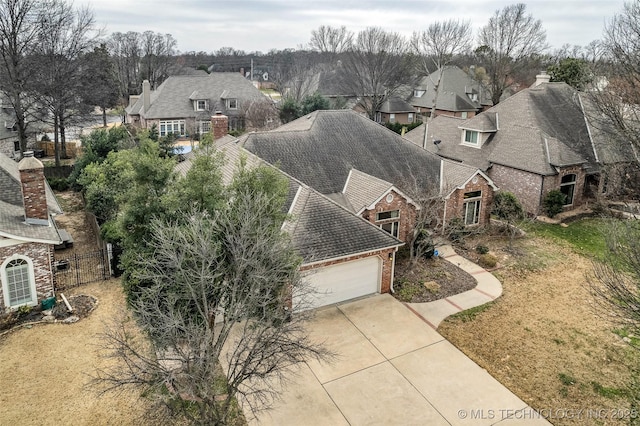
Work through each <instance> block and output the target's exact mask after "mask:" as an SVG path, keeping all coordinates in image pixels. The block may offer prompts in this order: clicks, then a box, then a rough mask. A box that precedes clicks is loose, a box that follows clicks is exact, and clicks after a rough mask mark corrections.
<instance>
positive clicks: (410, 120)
mask: <svg viewBox="0 0 640 426" xmlns="http://www.w3.org/2000/svg"><path fill="white" fill-rule="evenodd" d="M407 121H408V122H409V123H413V113H412V112H410V113H408V114H407Z"/></svg>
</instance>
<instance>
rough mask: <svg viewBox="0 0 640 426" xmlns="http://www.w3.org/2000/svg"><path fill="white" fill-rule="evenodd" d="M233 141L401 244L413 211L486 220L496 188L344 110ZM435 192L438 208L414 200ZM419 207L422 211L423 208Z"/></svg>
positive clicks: (410, 226) (407, 235)
mask: <svg viewBox="0 0 640 426" xmlns="http://www.w3.org/2000/svg"><path fill="white" fill-rule="evenodd" d="M240 143H241V144H242V145H243V146H244V147H245V148H246V149H247V150H249V151H251V152H252V153H253V154H255V155H256V156H258V157H260V158H261V159H263V160H265V161H267V162H269V163H271V164H277V165H278V167H279V168H280V169H281V170H282V171H284V172H285V173H287V174H288V175H290V176H293V177H294V178H296V179H298V180H300V181H301V182H303V183H304V184H306V185H308V186H309V187H310V188H313V189H314V190H316V191H318V192H319V193H321V194H323V195H325V196H326V197H328V198H331V199H332V200H334V201H335V202H337V203H339V204H340V205H342V206H343V208H345V209H347V210H348V211H350V212H351V213H353V214H355V215H357V216H360V217H362V218H364V219H366V220H368V221H369V222H371V223H372V224H374V225H376V226H378V227H379V228H381V229H383V230H385V231H386V232H388V233H390V234H391V235H393V236H394V237H397V238H399V239H400V240H401V241H403V242H405V243H409V242H412V236H413V231H414V228H415V226H416V218H417V217H418V214H417V213H418V210H420V209H423V208H430V209H434V210H436V211H435V212H434V217H438V218H439V219H440V221H441V223H443V224H446V223H447V222H448V221H450V220H451V219H453V218H454V217H458V218H460V219H461V220H464V222H465V223H466V224H467V225H470V226H476V225H485V224H487V223H488V221H489V212H490V207H489V206H490V204H491V202H492V199H493V192H494V190H496V189H497V187H496V186H495V185H494V184H493V182H492V181H491V179H490V178H489V177H488V176H486V175H485V174H484V173H483V172H482V171H480V170H477V169H476V168H473V167H470V166H468V165H463V164H459V163H457V162H453V161H447V160H443V159H442V158H440V157H439V156H437V155H435V154H433V153H430V152H428V151H426V150H423V149H422V148H420V147H418V146H415V145H413V144H412V143H411V142H409V141H407V140H405V139H403V138H402V137H401V136H400V135H398V134H396V133H394V132H392V131H391V130H389V129H387V128H386V127H384V126H381V125H380V124H377V123H375V122H373V121H371V120H369V119H368V118H366V117H363V116H361V115H360V114H358V113H356V112H354V111H351V110H339V111H315V112H313V113H311V114H309V115H307V116H304V117H301V118H299V119H297V120H294V121H292V122H290V123H287V124H285V125H283V126H281V127H279V128H277V129H275V130H272V131H269V132H254V133H251V134H248V135H245V136H243V137H242V138H241V139H240ZM425 196H427V197H428V198H429V199H438V200H440V202H439V203H438V205H437V207H433V206H431V205H430V206H426V205H424V203H423V202H421V201H420V199H424V198H425ZM422 213H424V212H422Z"/></svg>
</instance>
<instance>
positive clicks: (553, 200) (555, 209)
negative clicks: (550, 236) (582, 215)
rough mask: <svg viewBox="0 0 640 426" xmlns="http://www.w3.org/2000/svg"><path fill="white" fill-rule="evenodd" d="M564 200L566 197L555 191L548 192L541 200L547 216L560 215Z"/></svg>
mask: <svg viewBox="0 0 640 426" xmlns="http://www.w3.org/2000/svg"><path fill="white" fill-rule="evenodd" d="M566 199H567V196H566V195H564V194H563V193H562V192H560V191H559V190H557V189H554V190H553V191H549V192H548V193H547V195H545V197H544V200H542V205H543V207H544V211H545V212H546V213H547V216H549V217H554V216H555V215H557V214H558V213H560V212H561V211H562V206H564V202H565V200H566Z"/></svg>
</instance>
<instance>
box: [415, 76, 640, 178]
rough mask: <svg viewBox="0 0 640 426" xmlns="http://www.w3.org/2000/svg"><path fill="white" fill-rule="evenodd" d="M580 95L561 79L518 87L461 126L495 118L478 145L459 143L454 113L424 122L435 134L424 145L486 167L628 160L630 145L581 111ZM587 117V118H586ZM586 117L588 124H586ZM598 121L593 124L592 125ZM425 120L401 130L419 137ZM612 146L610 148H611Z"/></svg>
mask: <svg viewBox="0 0 640 426" xmlns="http://www.w3.org/2000/svg"><path fill="white" fill-rule="evenodd" d="M583 104H585V102H582V96H581V95H580V94H579V93H578V92H577V91H576V90H575V89H573V88H571V87H570V86H568V85H567V84H565V83H543V84H541V85H539V86H536V87H533V88H529V89H525V90H522V91H520V92H518V93H516V94H515V95H513V96H511V97H509V98H507V99H505V100H504V101H502V102H500V103H499V104H498V105H496V106H494V107H492V108H491V109H489V110H487V111H486V112H484V113H481V114H479V115H478V116H476V117H473V118H471V119H469V120H467V121H465V122H462V123H460V122H459V121H458V122H457V123H458V127H460V128H472V129H475V128H478V127H483V128H484V129H487V128H489V127H491V122H492V121H494V120H495V122H496V123H497V124H498V126H497V127H498V130H497V132H495V133H494V134H492V135H491V136H490V137H489V138H488V139H487V141H486V142H485V143H484V144H483V145H482V148H481V149H478V148H474V147H468V146H464V145H461V137H462V136H461V135H462V133H461V132H462V130H458V131H457V132H456V131H455V130H454V126H455V123H456V121H455V119H452V118H449V117H444V116H439V117H436V118H435V119H434V120H432V121H431V123H430V124H429V135H428V140H429V141H432V140H433V139H440V140H441V141H442V143H440V144H439V145H438V146H437V147H435V146H432V144H431V142H430V143H428V144H427V149H428V150H430V151H432V152H437V153H438V154H439V155H441V156H443V157H445V158H450V159H454V160H457V161H462V162H464V163H467V164H471V165H474V166H476V167H479V168H480V169H481V170H486V169H487V168H488V167H489V165H490V164H491V163H496V164H502V165H505V166H509V167H513V168H517V169H520V170H525V171H529V172H532V173H536V174H541V175H551V174H555V173H556V170H555V168H554V167H557V166H568V165H578V164H583V165H584V167H585V168H586V169H587V172H595V171H597V170H598V168H599V163H602V162H615V161H629V158H631V159H633V158H635V157H633V156H632V157H630V155H633V153H632V152H631V149H630V147H628V146H623V147H622V149H619V145H616V144H612V143H611V139H610V135H607V133H606V132H604V131H600V130H601V129H604V128H605V126H602V125H601V126H599V127H598V126H597V125H595V124H594V120H595V117H597V115H594V118H593V119H592V118H589V115H585V111H586V110H587V107H584V109H583ZM494 116H495V119H494V118H493V117H494ZM585 117H586V118H585ZM587 122H589V126H588V125H587ZM596 127H598V128H596ZM423 135H424V125H423V126H420V127H418V128H416V129H414V130H412V131H411V132H409V133H407V134H406V135H405V138H407V139H409V140H411V141H413V142H414V143H421V141H422V136H423ZM614 147H615V148H614Z"/></svg>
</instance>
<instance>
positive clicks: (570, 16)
mask: <svg viewBox="0 0 640 426" xmlns="http://www.w3.org/2000/svg"><path fill="white" fill-rule="evenodd" d="M517 2H518V0H513V1H499V0H457V1H455V2H454V1H446V0H435V1H434V0H401V1H398V0H360V1H356V0H313V1H309V0H173V1H170V0H76V1H75V4H76V5H86V4H88V5H89V7H90V8H91V9H92V10H93V11H94V14H95V18H96V22H97V23H98V25H99V26H101V27H104V28H105V30H106V31H107V33H112V32H117V31H119V32H127V31H137V32H144V31H146V30H151V31H154V32H161V33H169V34H172V35H173V37H174V38H175V39H176V40H177V41H178V49H179V50H180V51H183V52H185V51H192V50H193V51H205V52H212V51H215V50H217V49H219V48H220V47H223V46H231V47H234V48H236V49H241V50H245V51H247V52H250V51H262V52H264V53H266V52H268V51H269V50H270V49H274V48H275V49H284V48H297V47H298V46H300V45H304V44H306V43H308V41H309V38H310V35H311V30H313V29H315V28H317V27H319V26H320V25H331V26H341V25H345V26H346V27H347V28H348V29H349V30H351V31H354V32H358V31H360V30H362V29H364V28H366V27H369V26H380V27H383V28H384V29H385V30H388V31H397V32H399V33H401V34H403V35H405V36H409V35H411V33H412V32H413V31H414V30H421V29H424V28H426V26H427V25H429V23H431V22H435V21H441V20H445V19H451V18H457V19H464V20H469V21H471V24H472V27H473V29H474V31H477V30H478V29H479V28H480V27H482V26H483V25H485V24H486V22H487V21H488V19H489V17H490V15H492V14H493V13H494V12H495V10H497V9H501V8H502V7H504V6H506V5H509V4H513V3H517ZM525 3H527V10H528V11H529V13H531V14H533V16H534V17H535V18H536V19H540V20H542V24H543V27H544V28H545V30H546V31H547V41H548V42H549V44H550V45H551V46H552V47H553V48H557V47H560V46H562V45H563V44H565V43H568V44H571V45H576V44H577V45H586V44H588V43H589V42H591V41H592V40H595V39H599V38H601V37H602V29H603V27H604V24H605V22H606V21H608V20H609V19H611V17H613V15H615V14H616V13H619V12H620V11H621V10H622V7H623V4H624V0H529V1H528V2H525Z"/></svg>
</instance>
